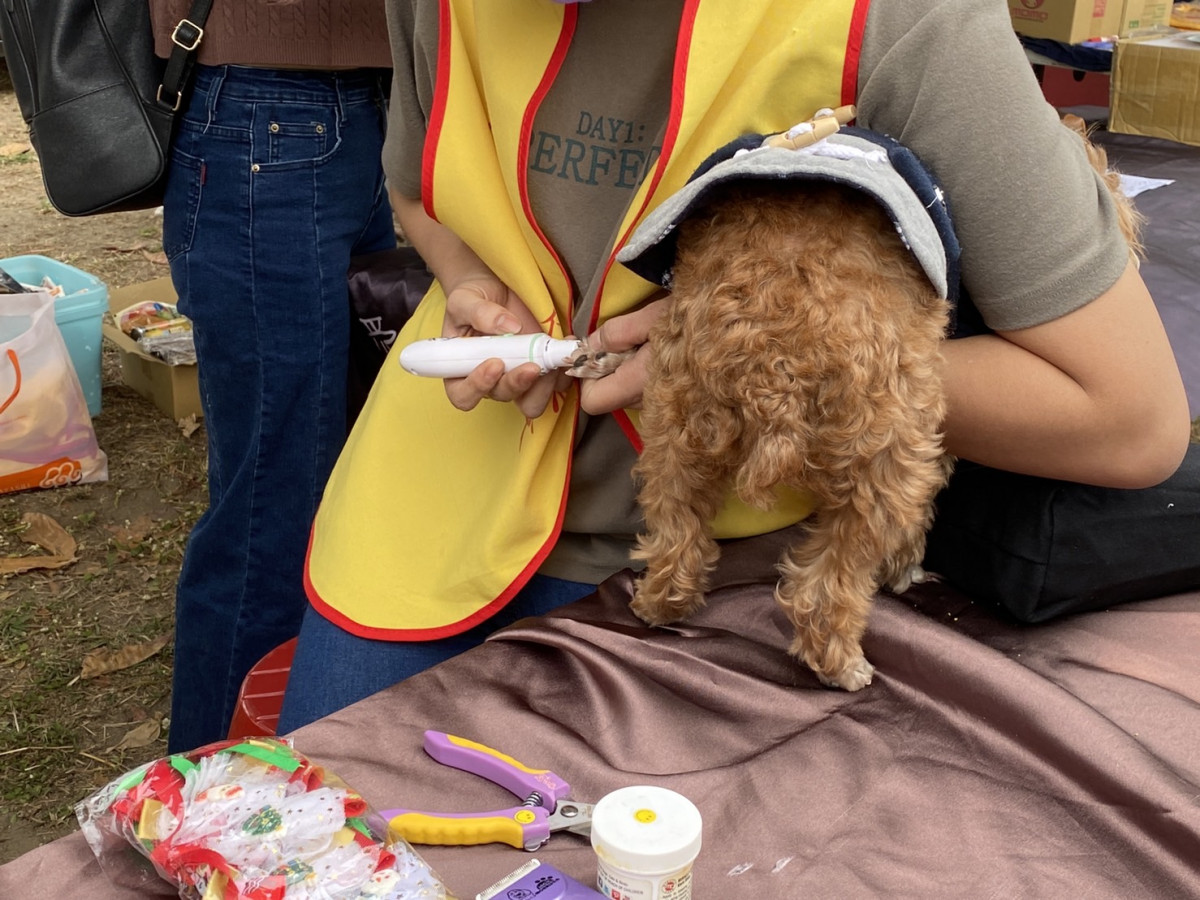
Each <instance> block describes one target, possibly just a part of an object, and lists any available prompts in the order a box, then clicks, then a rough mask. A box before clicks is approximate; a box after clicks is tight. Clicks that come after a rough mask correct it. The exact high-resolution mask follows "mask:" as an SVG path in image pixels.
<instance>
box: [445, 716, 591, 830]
mask: <svg viewBox="0 0 1200 900" xmlns="http://www.w3.org/2000/svg"><path fill="white" fill-rule="evenodd" d="M425 752H426V753H428V754H429V755H430V756H432V757H433V758H434V759H436V760H437V761H438V762H440V763H441V764H442V765H444V766H451V767H453V768H455V769H462V770H463V771H464V772H472V773H474V774H475V775H479V776H480V777H482V778H486V779H487V780H488V781H492V782H495V783H496V784H498V785H500V786H501V787H502V788H505V789H507V790H509V791H512V793H514V794H515V795H516V796H518V797H520V798H521V799H522V800H525V799H527V798H528V797H529V795H530V794H533V793H536V794H537V795H538V796H539V797H541V798H542V802H541V803H540V804H539V805H540V806H543V807H545V808H546V809H548V810H550V812H554V809H555V807H557V806H558V801H559V800H562V799H563V798H565V797H566V796H567V795H568V794H569V793H570V792H571V786H570V785H569V784H567V782H565V781H563V780H562V779H561V778H559V777H558V776H557V775H555V774H554V773H553V772H551V771H549V770H547V769H531V768H529V767H528V766H526V765H524V764H523V763H519V762H517V761H516V760H515V759H513V758H512V757H511V756H507V755H505V754H503V753H501V752H500V751H499V750H493V749H492V748H491V747H487V746H484V745H483V744H478V743H476V742H475V741H469V740H467V739H466V738H460V737H455V736H454V735H452V734H446V733H445V732H442V731H426V732H425Z"/></svg>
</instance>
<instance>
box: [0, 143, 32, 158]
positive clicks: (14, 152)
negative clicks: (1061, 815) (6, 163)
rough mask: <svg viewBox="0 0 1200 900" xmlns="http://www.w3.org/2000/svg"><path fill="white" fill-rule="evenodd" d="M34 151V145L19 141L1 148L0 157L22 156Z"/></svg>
mask: <svg viewBox="0 0 1200 900" xmlns="http://www.w3.org/2000/svg"><path fill="white" fill-rule="evenodd" d="M32 149H33V144H31V143H29V141H18V142H17V143H15V144H5V145H4V146H2V147H0V156H20V155H21V154H23V153H28V152H29V151H30V150H32Z"/></svg>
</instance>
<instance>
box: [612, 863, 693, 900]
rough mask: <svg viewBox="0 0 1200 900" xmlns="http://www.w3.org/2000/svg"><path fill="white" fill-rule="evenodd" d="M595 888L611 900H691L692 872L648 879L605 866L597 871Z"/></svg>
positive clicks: (682, 870)
mask: <svg viewBox="0 0 1200 900" xmlns="http://www.w3.org/2000/svg"><path fill="white" fill-rule="evenodd" d="M596 887H597V888H598V889H599V891H600V893H601V894H603V895H604V896H605V897H608V898H609V900H691V898H692V869H691V867H690V866H689V867H687V868H684V869H680V870H679V871H678V872H672V873H670V874H669V875H660V876H658V877H655V878H649V877H646V876H644V875H638V874H636V873H633V872H624V871H621V870H619V869H614V868H612V867H611V866H608V865H605V864H604V863H603V862H601V863H600V865H599V866H598V867H597V875H596Z"/></svg>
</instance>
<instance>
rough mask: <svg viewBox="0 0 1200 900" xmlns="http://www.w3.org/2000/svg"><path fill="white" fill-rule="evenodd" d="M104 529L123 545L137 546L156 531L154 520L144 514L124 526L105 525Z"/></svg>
mask: <svg viewBox="0 0 1200 900" xmlns="http://www.w3.org/2000/svg"><path fill="white" fill-rule="evenodd" d="M104 528H105V530H106V531H109V532H111V533H112V536H113V537H114V538H115V539H116V540H117V541H119V542H120V543H122V544H137V543H140V542H142V541H143V540H145V539H146V536H147V535H149V534H150V532H152V531H153V530H154V520H153V519H151V518H150V516H149V515H148V514H146V513H142V514H141V515H140V516H138V517H137V518H136V519H134V520H133V521H132V522H126V523H125V524H124V525H105V526H104Z"/></svg>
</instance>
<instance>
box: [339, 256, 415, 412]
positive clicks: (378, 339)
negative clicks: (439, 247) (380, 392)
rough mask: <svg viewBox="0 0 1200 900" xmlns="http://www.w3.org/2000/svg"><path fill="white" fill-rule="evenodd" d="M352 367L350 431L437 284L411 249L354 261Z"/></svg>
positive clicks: (348, 389) (351, 283) (348, 384)
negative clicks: (406, 326)
mask: <svg viewBox="0 0 1200 900" xmlns="http://www.w3.org/2000/svg"><path fill="white" fill-rule="evenodd" d="M348 283H349V288H350V366H349V369H348V370H347V372H346V417H347V423H346V427H347V430H349V429H350V427H352V426H353V425H354V422H355V420H356V419H357V418H358V414H359V413H360V412H362V408H363V404H364V403H366V402H367V395H368V394H369V393H370V392H371V386H372V385H373V384H374V383H375V378H376V376H377V375H378V374H379V370H380V368H381V367H382V366H383V363H384V360H385V359H387V355H388V351H389V350H391V349H392V344H393V343H394V342H395V340H396V335H398V334H399V333H400V329H402V328H403V327H404V324H405V323H406V322H407V321H408V320H409V319H410V318H411V317H412V314H413V312H414V311H416V308H417V305H418V304H419V303H420V302H421V299H422V298H423V297H424V296H425V293H426V292H427V291H428V290H429V286H430V285H431V284H433V273H432V272H430V271H429V269H428V268H427V267H426V265H425V261H424V260H423V259H421V256H420V254H418V253H417V251H416V250H414V249H413V248H412V247H408V246H401V247H396V248H394V249H392V250H380V251H379V252H377V253H364V254H362V255H360V256H355V257H352V258H351V260H350V273H349V279H348Z"/></svg>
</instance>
